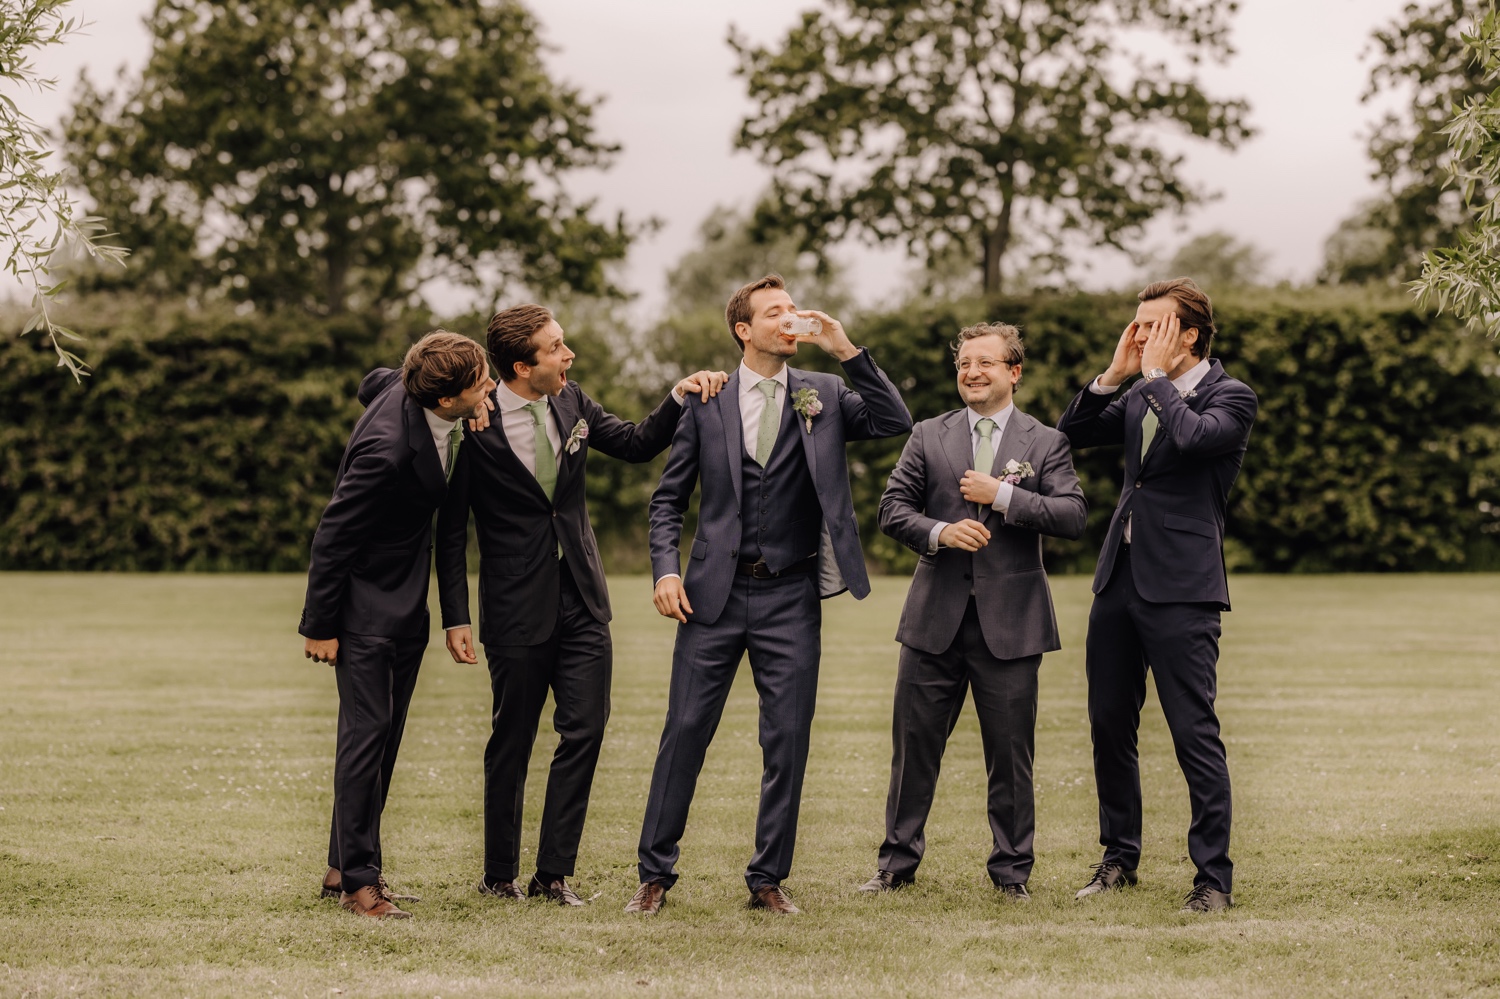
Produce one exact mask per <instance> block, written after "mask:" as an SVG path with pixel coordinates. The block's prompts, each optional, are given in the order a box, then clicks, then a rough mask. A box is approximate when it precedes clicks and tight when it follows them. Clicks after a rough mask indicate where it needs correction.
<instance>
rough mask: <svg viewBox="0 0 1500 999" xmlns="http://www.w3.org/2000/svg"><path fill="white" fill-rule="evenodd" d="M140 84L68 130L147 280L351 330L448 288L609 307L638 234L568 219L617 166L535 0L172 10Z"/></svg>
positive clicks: (106, 97) (211, 2)
mask: <svg viewBox="0 0 1500 999" xmlns="http://www.w3.org/2000/svg"><path fill="white" fill-rule="evenodd" d="M148 23H149V28H150V30H151V34H152V36H153V47H152V52H151V57H150V60H149V62H148V64H147V65H146V68H145V70H144V71H143V73H142V75H141V77H140V78H139V79H137V80H128V81H122V82H121V84H120V85H119V87H118V89H117V90H115V91H113V92H110V93H101V92H100V91H98V90H96V89H94V87H93V86H91V85H89V84H88V83H87V82H86V81H85V82H84V83H83V84H82V86H81V93H80V96H79V98H78V101H77V105H76V107H75V108H74V111H73V115H72V117H71V118H70V119H69V120H68V121H67V123H66V133H67V142H68V152H69V156H70V158H71V159H72V161H73V162H74V164H75V165H76V166H77V168H78V170H79V172H80V173H81V175H82V180H83V183H84V184H85V185H86V186H87V188H88V190H89V193H90V194H91V195H92V196H93V197H94V198H95V199H96V200H97V201H98V202H99V204H100V205H102V206H103V207H104V209H105V210H106V211H107V212H108V213H110V215H111V216H112V217H115V218H119V219H120V220H121V223H120V225H121V230H122V232H123V233H124V234H125V235H126V237H127V239H129V240H130V241H131V242H132V243H133V244H134V245H136V246H138V247H140V253H139V260H138V266H137V267H136V268H135V269H134V271H133V274H132V278H133V279H134V280H135V281H137V282H139V283H141V284H143V285H146V286H148V287H156V288H158V289H161V290H168V291H183V290H186V291H216V292H223V293H226V294H228V295H229V296H230V297H231V298H234V299H238V300H243V301H250V302H255V303H257V304H265V305H273V304H282V303H296V304H301V305H305V306H308V307H312V308H315V309H318V310H326V311H329V312H338V311H341V310H343V309H345V308H350V307H366V306H371V305H376V306H378V305H383V304H388V303H395V302H400V301H402V300H405V299H409V298H410V297H411V296H412V295H413V294H414V292H415V290H416V289H417V288H418V287H419V286H420V285H421V284H422V283H423V282H425V281H428V280H432V279H439V278H441V279H446V280H448V281H452V282H456V283H459V284H461V285H465V286H468V287H471V288H473V289H475V290H476V291H477V292H479V293H480V294H481V295H489V296H492V297H494V296H498V295H499V294H501V292H502V290H503V289H504V288H505V287H506V286H507V284H509V283H514V282H522V283H524V284H525V285H526V286H528V288H529V289H530V290H532V291H535V292H539V293H545V292H550V291H555V290H565V289H572V290H578V291H583V292H601V291H609V290H611V289H610V287H609V282H608V281H607V279H606V277H605V274H604V270H603V266H602V265H603V263H604V262H605V261H610V260H616V259H619V258H621V257H622V256H623V255H624V253H625V250H626V247H627V245H628V242H629V239H630V237H631V235H632V229H631V228H630V226H628V225H627V224H626V223H625V222H624V220H623V219H619V218H617V219H615V220H614V221H613V222H609V223H601V222H598V221H596V220H594V219H593V218H591V216H590V212H591V209H592V204H591V203H578V202H575V201H574V200H573V199H572V198H570V197H569V196H568V194H567V192H566V190H565V188H564V186H563V178H564V176H565V175H566V174H568V173H569V172H570V171H574V170H578V169H581V168H587V167H599V166H603V165H606V164H608V162H609V161H610V159H611V156H612V154H613V153H614V152H615V151H616V147H615V146H613V145H610V144H608V143H606V142H603V141H601V140H600V139H599V138H597V137H596V135H595V133H594V128H593V120H592V114H593V109H594V105H593V104H592V103H591V102H590V101H589V100H587V99H586V98H584V97H582V96H580V95H579V93H578V92H577V91H576V90H574V89H572V88H570V87H568V86H566V85H564V84H561V83H558V82H556V81H554V80H553V79H551V78H550V77H549V76H548V75H547V72H546V70H545V67H544V66H543V65H542V62H541V60H540V57H539V49H540V47H541V43H540V41H539V39H538V36H537V25H536V21H535V19H534V18H533V17H532V15H531V14H530V13H529V12H528V11H527V9H526V8H525V7H524V6H522V5H521V4H520V3H519V2H516V0H334V2H312V0H158V2H157V5H156V8H155V10H154V11H153V13H152V14H151V16H150V18H149V22H148Z"/></svg>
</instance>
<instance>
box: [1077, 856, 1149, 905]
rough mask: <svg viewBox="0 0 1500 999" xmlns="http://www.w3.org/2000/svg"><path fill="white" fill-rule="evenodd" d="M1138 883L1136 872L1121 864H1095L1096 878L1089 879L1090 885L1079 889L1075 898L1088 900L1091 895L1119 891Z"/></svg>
mask: <svg viewBox="0 0 1500 999" xmlns="http://www.w3.org/2000/svg"><path fill="white" fill-rule="evenodd" d="M1135 882H1136V876H1135V871H1134V870H1133V869H1132V870H1128V871H1127V870H1126V869H1125V868H1123V867H1121V866H1120V865H1119V864H1109V863H1104V864H1095V865H1094V876H1093V877H1091V878H1089V883H1088V884H1086V885H1084V886H1083V887H1082V888H1080V889H1078V894H1077V895H1075V896H1074V897H1075V898H1088V897H1089V896H1090V895H1098V894H1100V893H1101V892H1106V891H1118V890H1119V889H1121V888H1124V887H1125V886H1126V885H1133V884H1135Z"/></svg>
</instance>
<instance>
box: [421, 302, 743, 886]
mask: <svg viewBox="0 0 1500 999" xmlns="http://www.w3.org/2000/svg"><path fill="white" fill-rule="evenodd" d="M488 345H489V352H490V357H491V359H492V360H493V361H494V364H495V371H496V373H497V375H498V377H499V378H500V379H501V381H500V384H499V386H498V387H496V388H495V391H494V395H493V397H492V398H491V400H490V402H491V405H492V406H493V408H494V409H495V415H494V417H493V418H492V419H493V422H494V424H495V425H494V426H492V427H491V428H490V429H489V430H488V431H487V432H486V433H484V434H482V435H479V436H478V437H476V439H475V442H474V443H473V444H472V445H470V446H468V447H466V448H465V449H464V452H463V454H462V456H461V457H460V459H459V462H458V468H457V470H456V471H455V473H454V476H453V485H452V488H451V489H450V490H449V494H448V497H447V500H446V501H445V503H444V505H443V509H442V513H441V514H440V516H439V518H438V529H437V572H438V590H439V595H440V598H441V604H442V611H443V626H444V628H446V629H447V633H448V650H449V652H450V653H451V654H452V656H453V658H454V660H455V661H456V662H467V663H473V662H477V661H478V656H477V655H476V652H475V648H474V638H473V632H472V630H471V627H470V616H469V580H468V571H467V565H466V554H465V553H466V550H467V547H468V525H469V514H470V511H471V510H472V512H473V515H474V526H475V530H476V531H477V533H478V536H479V640H480V641H481V642H483V643H484V650H485V661H486V663H487V665H488V668H489V673H490V686H491V689H492V692H493V695H494V713H493V730H492V732H491V734H490V738H489V742H488V744H487V745H486V746H485V752H484V875H483V878H482V879H481V880H480V882H479V884H478V889H479V891H480V893H481V894H484V895H487V896H490V897H493V898H501V899H524V898H526V897H527V896H541V897H543V898H545V899H547V900H548V901H549V902H553V903H556V904H558V905H564V906H579V905H582V904H583V902H582V900H581V899H580V898H579V897H578V895H577V893H575V892H574V890H573V889H572V888H571V887H570V886H569V885H568V883H567V878H569V877H571V876H572V875H573V873H574V867H575V864H576V861H577V857H578V845H579V841H580V839H581V837H582V834H583V826H584V819H585V816H586V814H587V811H588V802H589V793H590V790H591V789H592V786H593V779H594V770H595V767H596V765H597V763H598V760H599V750H600V747H601V745H602V742H603V738H604V728H605V723H606V722H607V721H608V719H609V709H610V680H611V673H612V664H613V647H612V643H611V639H610V633H609V621H610V617H611V611H610V605H609V590H608V586H607V584H606V582H605V578H604V566H603V563H602V562H601V561H600V559H599V551H598V543H597V542H596V541H595V538H594V531H593V528H592V526H591V525H590V523H589V516H588V509H587V507H586V506H585V503H584V482H585V472H586V465H587V461H588V456H589V452H590V451H601V452H603V453H604V454H607V455H609V456H610V457H612V458H618V459H620V460H622V461H630V462H643V461H649V460H650V459H651V458H653V457H655V456H656V455H657V454H659V453H660V452H661V451H662V450H663V449H664V448H666V446H667V445H668V443H670V442H671V439H672V432H673V430H674V428H675V427H676V426H677V421H678V416H679V414H680V413H681V411H682V408H683V406H684V405H685V404H686V403H687V398H688V396H692V397H694V398H695V399H702V400H707V399H709V398H711V397H712V396H713V395H714V394H715V393H717V392H718V391H719V389H720V387H721V386H723V384H724V382H725V380H726V379H727V378H728V375H726V374H725V373H724V372H722V371H700V372H698V373H696V374H694V375H691V376H689V377H687V378H684V379H682V380H681V381H680V382H678V383H677V385H676V387H674V388H673V389H672V391H671V392H670V393H669V394H668V395H667V397H666V398H664V399H663V400H662V401H661V404H660V405H658V406H657V407H656V409H655V410H654V411H653V412H652V413H651V414H650V415H649V416H647V417H646V418H645V419H644V420H642V421H641V422H640V423H638V424H633V423H629V422H627V421H625V420H621V419H619V418H618V417H616V416H614V415H612V414H610V413H608V412H606V411H605V410H604V408H603V407H602V406H600V405H599V404H598V403H597V402H595V401H594V400H593V399H591V398H590V397H589V395H588V393H586V392H584V391H583V389H582V388H581V387H579V385H578V384H577V383H576V382H574V381H573V380H572V379H571V378H570V377H569V374H568V373H569V369H570V368H571V367H572V364H573V358H574V354H573V351H572V350H571V349H569V347H568V345H567V343H566V341H565V335H564V332H563V328H562V326H561V325H559V324H558V322H557V320H556V319H554V318H553V316H552V313H551V312H550V311H549V310H547V309H546V308H543V307H542V306H540V305H518V306H515V307H513V308H509V309H505V310H504V311H502V312H499V313H497V314H496V315H495V316H494V317H493V318H492V319H491V320H490V324H489V330H488ZM481 415H485V414H481ZM549 690H550V691H551V692H552V695H553V698H554V701H555V709H554V712H553V716H552V724H553V727H554V728H556V730H557V734H558V745H557V750H556V752H555V753H554V754H553V757H552V767H551V771H550V773H549V774H548V778H547V792H546V802H545V804H544V806H543V809H542V825H541V831H540V835H539V843H538V846H537V853H536V873H535V875H534V876H533V877H532V878H531V880H530V882H528V883H526V884H525V885H524V886H523V885H522V884H521V883H520V882H518V880H517V878H518V877H519V875H520V862H521V820H522V816H523V813H524V801H525V790H526V771H527V764H528V763H529V761H530V759H531V749H532V746H533V744H534V743H535V741H536V734H537V726H538V724H539V723H540V720H541V713H542V708H543V706H544V704H545V702H546V699H547V693H548V691H549Z"/></svg>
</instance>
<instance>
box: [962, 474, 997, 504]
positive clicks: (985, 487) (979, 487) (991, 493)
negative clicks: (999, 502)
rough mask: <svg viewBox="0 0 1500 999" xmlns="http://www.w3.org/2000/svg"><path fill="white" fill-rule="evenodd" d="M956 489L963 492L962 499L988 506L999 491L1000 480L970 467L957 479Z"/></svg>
mask: <svg viewBox="0 0 1500 999" xmlns="http://www.w3.org/2000/svg"><path fill="white" fill-rule="evenodd" d="M958 491H959V492H961V493H963V494H964V499H966V500H968V501H969V502H970V503H979V504H981V505H982V506H990V505H991V504H993V503H994V502H995V496H996V495H997V494H998V493H999V491H1000V480H999V479H997V478H995V477H994V476H993V475H985V474H984V473H983V472H976V471H974V469H972V468H971V469H969V470H968V471H967V472H965V473H964V477H963V478H962V479H960V480H959V481H958Z"/></svg>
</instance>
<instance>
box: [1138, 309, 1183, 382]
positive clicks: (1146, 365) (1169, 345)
mask: <svg viewBox="0 0 1500 999" xmlns="http://www.w3.org/2000/svg"><path fill="white" fill-rule="evenodd" d="M1182 341H1183V336H1182V321H1181V320H1179V319H1178V318H1177V313H1175V312H1169V313H1167V314H1166V315H1165V316H1163V317H1162V318H1161V319H1160V320H1159V321H1158V322H1157V323H1156V325H1155V326H1153V327H1151V332H1150V334H1148V335H1147V337H1146V346H1145V348H1144V349H1143V350H1142V351H1141V369H1142V370H1143V371H1150V370H1151V369H1152V368H1161V369H1162V370H1163V371H1165V372H1166V373H1167V374H1168V375H1171V373H1172V372H1173V371H1176V370H1177V366H1178V365H1179V364H1181V363H1182V362H1183V361H1185V360H1187V358H1188V349H1187V345H1186V344H1185V343H1183V342H1182Z"/></svg>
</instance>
